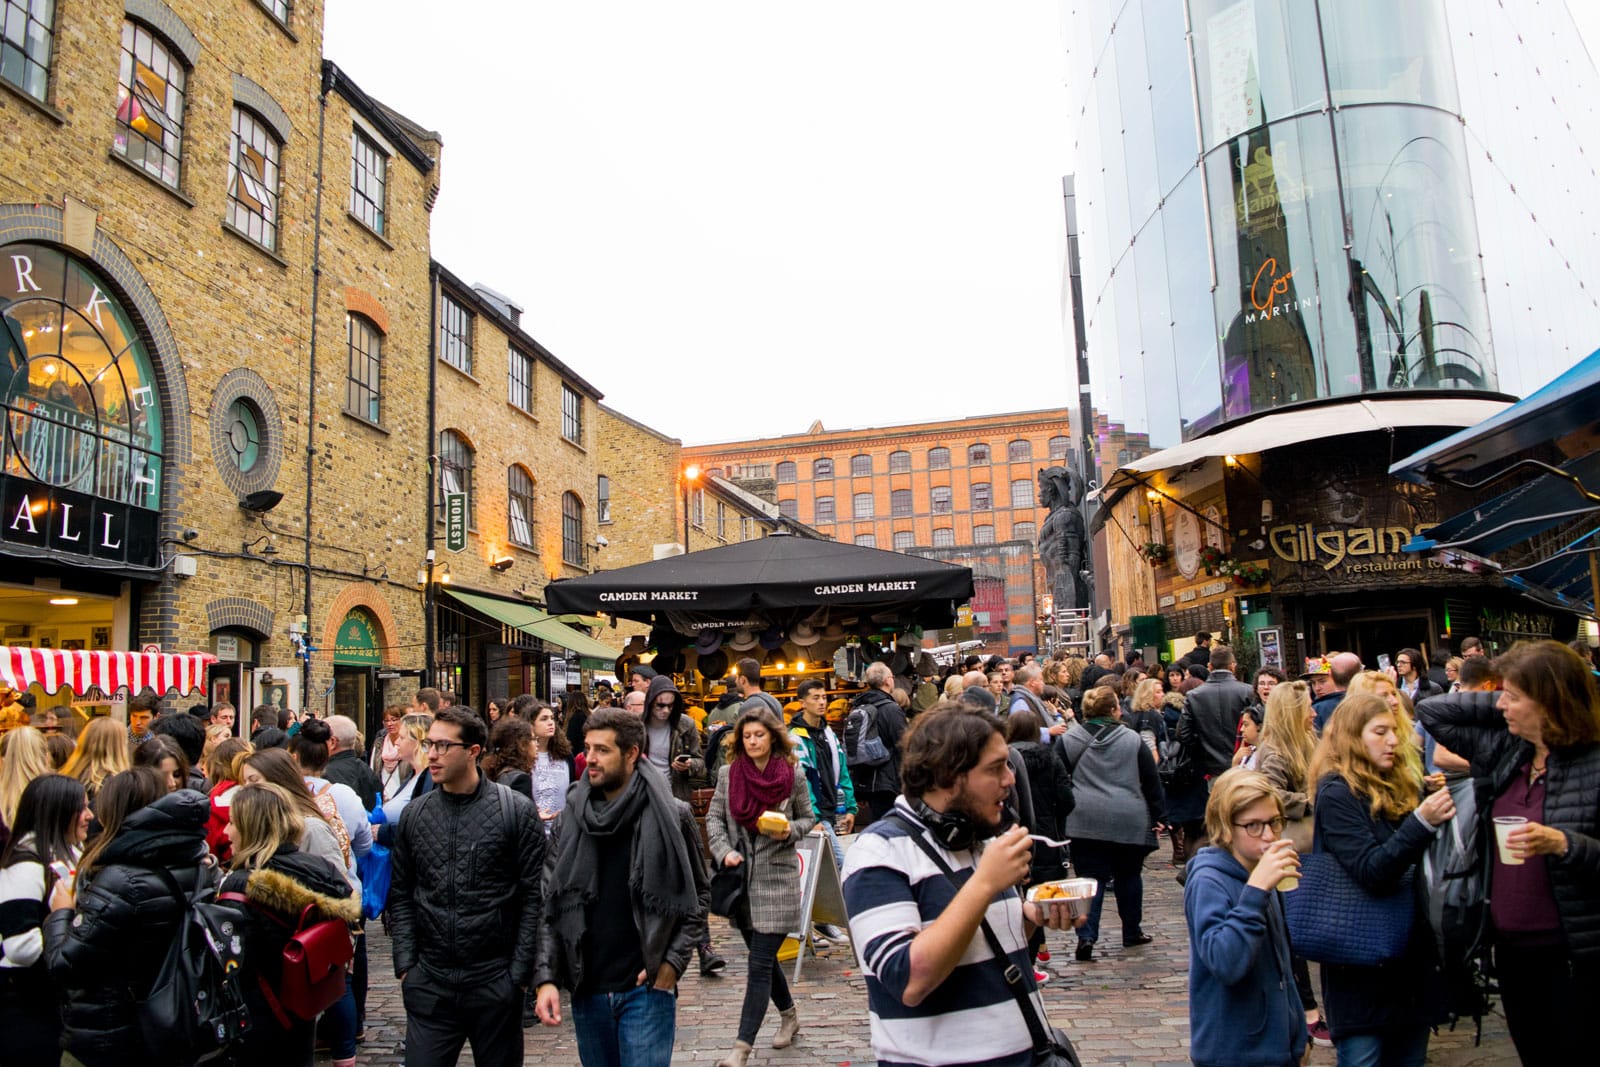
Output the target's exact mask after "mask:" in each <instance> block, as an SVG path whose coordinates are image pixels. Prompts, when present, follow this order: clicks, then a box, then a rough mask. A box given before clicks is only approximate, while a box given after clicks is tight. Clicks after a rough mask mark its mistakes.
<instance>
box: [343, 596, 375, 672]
mask: <svg viewBox="0 0 1600 1067" xmlns="http://www.w3.org/2000/svg"><path fill="white" fill-rule="evenodd" d="M333 662H335V663H339V664H354V665H359V666H363V667H369V666H377V665H379V664H381V663H383V653H382V652H381V651H380V650H379V648H378V627H377V624H376V623H374V622H373V621H372V616H371V615H369V614H367V613H366V612H365V611H362V610H361V609H360V608H352V609H351V611H350V614H348V615H346V616H345V617H344V621H343V622H341V623H340V624H339V637H338V641H337V643H336V644H335V645H334V648H333Z"/></svg>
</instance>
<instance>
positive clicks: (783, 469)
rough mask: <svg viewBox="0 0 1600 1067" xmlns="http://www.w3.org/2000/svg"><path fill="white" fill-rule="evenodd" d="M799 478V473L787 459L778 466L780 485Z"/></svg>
mask: <svg viewBox="0 0 1600 1067" xmlns="http://www.w3.org/2000/svg"><path fill="white" fill-rule="evenodd" d="M797 476H798V471H797V469H796V468H795V465H794V463H793V462H791V461H790V460H787V459H786V460H784V461H783V462H782V463H780V464H778V483H779V484H780V485H781V484H785V483H788V482H792V481H794V480H795V479H796V477H797Z"/></svg>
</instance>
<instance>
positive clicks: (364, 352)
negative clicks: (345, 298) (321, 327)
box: [344, 312, 383, 425]
mask: <svg viewBox="0 0 1600 1067" xmlns="http://www.w3.org/2000/svg"><path fill="white" fill-rule="evenodd" d="M345 324H346V326H345V332H346V340H347V341H348V342H349V347H350V365H349V368H348V370H347V372H346V376H345V387H344V409H345V411H346V412H348V413H349V414H351V415H354V416H355V417H356V418H358V419H362V420H365V421H366V422H370V423H372V424H373V425H380V424H381V423H382V421H383V334H382V333H380V332H379V331H378V327H377V326H375V325H374V324H373V323H372V322H371V321H370V320H368V319H366V318H363V317H362V316H360V315H357V314H355V313H353V312H352V313H351V314H349V315H346V316H345Z"/></svg>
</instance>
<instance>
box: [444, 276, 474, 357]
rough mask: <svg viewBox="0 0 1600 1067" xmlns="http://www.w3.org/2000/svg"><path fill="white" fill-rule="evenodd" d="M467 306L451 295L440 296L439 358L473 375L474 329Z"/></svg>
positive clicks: (471, 316) (472, 319) (471, 315)
mask: <svg viewBox="0 0 1600 1067" xmlns="http://www.w3.org/2000/svg"><path fill="white" fill-rule="evenodd" d="M474 324H475V320H474V317H473V314H472V312H471V311H469V310H468V309H467V306H466V305H465V304H463V303H462V302H461V301H459V300H457V299H456V298H455V297H453V296H451V295H450V294H449V293H440V294H439V358H441V359H443V360H444V361H445V362H446V363H448V364H450V365H451V366H452V367H454V368H455V369H456V370H458V371H461V372H462V373H463V374H471V373H472V329H473V326H474Z"/></svg>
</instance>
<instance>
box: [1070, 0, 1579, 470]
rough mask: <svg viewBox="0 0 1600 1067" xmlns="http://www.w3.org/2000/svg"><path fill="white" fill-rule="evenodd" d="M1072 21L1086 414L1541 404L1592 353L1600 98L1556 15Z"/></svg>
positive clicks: (1375, 3) (1286, 5) (1182, 13)
mask: <svg viewBox="0 0 1600 1067" xmlns="http://www.w3.org/2000/svg"><path fill="white" fill-rule="evenodd" d="M1507 8H1509V9H1510V10H1509V11H1508V10H1507ZM1062 12H1063V26H1064V33H1065V37H1066V49H1067V70H1068V72H1069V78H1068V83H1069V91H1070V96H1069V99H1070V101H1071V103H1072V105H1073V107H1074V114H1073V116H1072V118H1073V123H1074V152H1075V164H1076V172H1075V174H1074V183H1075V189H1076V200H1077V203H1076V215H1077V222H1078V227H1079V229H1078V235H1077V236H1078V246H1079V249H1080V254H1081V274H1082V287H1083V294H1082V307H1081V309H1080V312H1081V316H1082V319H1083V323H1084V326H1085V327H1086V342H1087V353H1088V357H1089V366H1090V367H1091V368H1092V370H1091V373H1090V387H1091V393H1090V395H1091V399H1092V402H1093V405H1094V407H1095V409H1096V410H1097V411H1098V412H1100V413H1102V414H1103V415H1105V416H1107V417H1108V418H1109V419H1110V420H1111V421H1112V422H1113V423H1118V424H1121V425H1122V426H1123V427H1125V429H1126V431H1127V432H1128V433H1129V434H1130V435H1131V434H1146V435H1148V439H1149V444H1150V446H1151V447H1152V448H1155V449H1162V448H1166V447H1169V446H1171V445H1174V444H1177V443H1179V442H1180V441H1184V440H1188V439H1190V438H1193V437H1195V436H1198V435H1201V434H1204V433H1206V432H1207V431H1209V430H1212V429H1214V428H1216V427H1218V426H1220V425H1222V424H1225V423H1229V422H1233V421H1236V420H1239V419H1243V418H1247V417H1250V416H1253V415H1257V414H1260V413H1262V412H1264V411H1267V410H1271V409H1279V408H1283V407H1286V406H1288V405H1295V404H1301V403H1306V402H1314V401H1325V400H1329V399H1332V398H1340V397H1354V396H1357V395H1362V396H1371V395H1378V394H1383V395H1393V394H1396V393H1402V392H1403V393H1406V394H1408V395H1422V394H1425V393H1429V392H1436V391H1452V393H1455V392H1459V391H1469V392H1480V393H1492V394H1501V393H1512V394H1521V393H1525V392H1529V391H1531V390H1532V389H1533V388H1535V387H1537V386H1538V385H1539V384H1541V383H1542V382H1544V381H1545V380H1548V379H1549V378H1551V377H1553V376H1554V375H1555V374H1556V373H1559V371H1560V370H1562V369H1564V368H1565V367H1567V366H1570V365H1571V364H1572V363H1574V362H1576V360H1577V359H1579V358H1581V357H1582V356H1585V355H1587V354H1588V353H1589V351H1590V350H1591V349H1592V348H1594V347H1595V345H1596V344H1600V329H1596V328H1595V325H1594V324H1595V323H1596V321H1597V318H1596V312H1597V311H1600V304H1597V303H1596V299H1595V296H1596V294H1595V293H1594V292H1593V291H1591V290H1590V289H1589V288H1587V287H1586V286H1585V285H1584V279H1585V278H1594V277H1595V275H1594V272H1593V268H1595V267H1596V266H1600V239H1597V236H1596V234H1597V228H1596V225H1595V215H1594V210H1595V209H1594V205H1595V204H1596V203H1600V197H1597V196H1596V194H1600V181H1597V179H1596V174H1595V168H1594V165H1593V161H1592V158H1591V157H1590V156H1589V155H1588V154H1587V153H1585V151H1584V147H1583V144H1584V139H1585V136H1586V135H1592V134H1593V133H1594V131H1595V129H1596V122H1595V116H1594V112H1593V109H1592V107H1591V106H1590V101H1591V100H1593V99H1595V93H1594V92H1593V89H1594V87H1595V76H1594V67H1593V64H1592V63H1591V62H1590V61H1589V58H1588V55H1587V53H1586V52H1585V51H1584V50H1583V46H1582V43H1581V41H1580V39H1579V38H1578V37H1577V34H1576V32H1575V30H1574V27H1573V23H1572V20H1571V17H1570V15H1569V13H1568V11H1567V9H1566V7H1565V6H1564V5H1563V4H1561V3H1559V2H1548V0H1547V2H1535V0H1530V2H1528V3H1526V4H1521V3H1519V4H1516V5H1500V4H1497V3H1493V2H1492V0H1459V2H1452V3H1450V4H1448V5H1447V4H1445V3H1444V2H1443V0H1407V2H1405V3H1399V4H1397V3H1394V2H1393V0H1337V2H1332V0H1320V2H1319V0H1063V4H1062ZM1594 143H1595V142H1593V141H1592V140H1591V141H1590V144H1591V147H1592V146H1593V145H1594Z"/></svg>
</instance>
